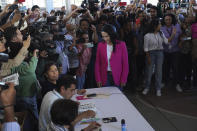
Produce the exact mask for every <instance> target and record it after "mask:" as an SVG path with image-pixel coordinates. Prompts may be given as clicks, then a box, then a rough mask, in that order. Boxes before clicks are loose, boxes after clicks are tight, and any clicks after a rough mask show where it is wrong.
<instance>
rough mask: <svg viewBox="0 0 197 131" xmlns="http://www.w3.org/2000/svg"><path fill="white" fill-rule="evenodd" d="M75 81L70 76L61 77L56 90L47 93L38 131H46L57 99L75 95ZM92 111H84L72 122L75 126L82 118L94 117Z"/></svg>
mask: <svg viewBox="0 0 197 131" xmlns="http://www.w3.org/2000/svg"><path fill="white" fill-rule="evenodd" d="M75 88H76V79H74V78H73V77H71V76H63V77H62V78H60V79H59V80H58V82H57V88H56V89H54V90H53V91H49V92H48V93H47V94H46V95H45V96H44V98H43V100H42V104H41V109H40V114H39V131H46V129H47V125H48V124H49V123H50V122H51V117H50V109H51V106H52V104H53V103H54V101H56V100H58V99H71V97H72V96H73V95H74V94H75ZM94 116H95V112H94V111H86V112H83V113H81V114H79V115H78V116H77V118H76V119H75V120H74V121H73V122H72V124H73V125H75V124H76V123H77V122H79V121H81V120H82V119H83V118H89V117H94Z"/></svg>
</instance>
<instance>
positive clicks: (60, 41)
mask: <svg viewBox="0 0 197 131" xmlns="http://www.w3.org/2000/svg"><path fill="white" fill-rule="evenodd" d="M51 31H52V33H53V35H54V37H53V41H54V43H55V45H56V53H57V54H58V55H59V57H58V61H57V62H58V63H59V65H61V70H60V71H59V73H60V74H61V75H64V74H66V73H67V71H68V68H69V62H68V57H67V55H66V54H65V53H64V48H65V46H64V35H63V32H62V29H61V28H60V26H59V25H58V24H54V25H52V30H51Z"/></svg>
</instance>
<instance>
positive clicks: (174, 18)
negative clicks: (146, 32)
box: [162, 13, 177, 25]
mask: <svg viewBox="0 0 197 131" xmlns="http://www.w3.org/2000/svg"><path fill="white" fill-rule="evenodd" d="M166 16H170V17H171V18H172V25H176V24H177V19H176V16H175V15H174V14H171V13H167V14H165V15H164V16H163V20H162V25H166V23H165V17H166Z"/></svg>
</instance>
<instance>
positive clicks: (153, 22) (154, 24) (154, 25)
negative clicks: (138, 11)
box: [148, 19, 160, 33]
mask: <svg viewBox="0 0 197 131" xmlns="http://www.w3.org/2000/svg"><path fill="white" fill-rule="evenodd" d="M159 24H160V20H159V19H153V20H151V22H150V25H149V30H148V33H154V32H155V30H156V29H157V27H158V25H159Z"/></svg>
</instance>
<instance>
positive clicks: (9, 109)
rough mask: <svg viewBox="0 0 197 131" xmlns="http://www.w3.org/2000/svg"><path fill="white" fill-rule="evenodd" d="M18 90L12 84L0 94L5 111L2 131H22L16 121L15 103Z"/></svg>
mask: <svg viewBox="0 0 197 131" xmlns="http://www.w3.org/2000/svg"><path fill="white" fill-rule="evenodd" d="M15 96H16V90H15V89H14V84H12V83H10V84H9V88H8V89H6V90H3V91H1V92H0V101H1V104H2V105H3V109H4V123H3V125H2V129H1V130H2V131H20V126H19V124H18V123H17V122H16V120H15V118H14V117H15V115H14V101H15Z"/></svg>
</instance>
